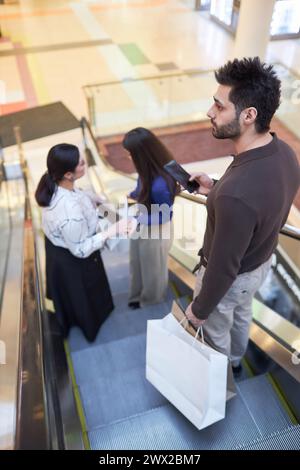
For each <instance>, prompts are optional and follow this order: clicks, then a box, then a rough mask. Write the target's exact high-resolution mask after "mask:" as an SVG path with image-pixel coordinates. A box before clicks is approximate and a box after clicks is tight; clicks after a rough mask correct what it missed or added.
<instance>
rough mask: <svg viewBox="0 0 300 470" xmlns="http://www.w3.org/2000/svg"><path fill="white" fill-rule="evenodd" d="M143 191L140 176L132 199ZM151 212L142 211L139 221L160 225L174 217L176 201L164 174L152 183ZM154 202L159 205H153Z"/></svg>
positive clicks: (131, 195) (145, 223) (131, 194)
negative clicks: (173, 208) (173, 207)
mask: <svg viewBox="0 0 300 470" xmlns="http://www.w3.org/2000/svg"><path fill="white" fill-rule="evenodd" d="M140 191H141V181H140V178H138V181H137V187H136V188H135V190H134V191H132V193H130V197H131V198H132V199H138V197H139V194H140ZM150 198H151V201H150V202H151V213H148V211H146V208H145V209H144V210H141V211H140V214H139V216H138V219H137V220H138V222H139V223H140V224H142V225H160V224H165V223H166V222H169V221H170V220H171V219H172V216H173V211H172V206H173V202H174V194H172V193H171V191H170V189H169V186H168V184H167V181H166V180H165V178H164V177H163V176H156V177H155V178H154V179H153V181H152V185H151V195H150ZM153 204H156V205H159V206H161V207H159V208H158V206H152V205H153Z"/></svg>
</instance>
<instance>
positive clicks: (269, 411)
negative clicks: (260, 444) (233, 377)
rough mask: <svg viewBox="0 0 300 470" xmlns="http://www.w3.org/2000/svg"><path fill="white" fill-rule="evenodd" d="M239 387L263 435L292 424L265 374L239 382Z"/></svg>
mask: <svg viewBox="0 0 300 470" xmlns="http://www.w3.org/2000/svg"><path fill="white" fill-rule="evenodd" d="M237 388H238V389H239V392H240V395H241V396H242V398H243V400H244V402H245V404H246V406H247V409H248V410H249V412H250V414H251V416H252V418H253V420H254V422H255V424H256V426H257V428H258V429H259V432H260V433H261V435H262V436H265V435H267V434H271V433H272V432H275V431H278V430H280V429H285V428H287V427H288V426H290V425H291V424H292V422H291V420H290V417H289V416H288V414H287V413H286V412H285V410H284V408H283V406H282V404H281V403H280V401H279V399H278V397H277V395H276V392H275V390H274V388H273V387H272V385H271V384H270V382H269V381H268V379H267V377H266V376H265V375H259V376H257V377H253V378H251V379H248V380H244V381H243V382H239V383H238V384H237Z"/></svg>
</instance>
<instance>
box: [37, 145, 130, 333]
mask: <svg viewBox="0 0 300 470" xmlns="http://www.w3.org/2000/svg"><path fill="white" fill-rule="evenodd" d="M47 168H48V171H47V172H46V173H45V174H44V175H43V176H42V178H41V180H40V182H39V184H38V187H37V190H36V193H35V198H36V201H37V203H38V205H39V206H41V207H42V208H43V209H42V226H43V230H44V233H45V245H46V279H47V297H48V298H50V299H52V300H53V303H54V307H55V312H56V315H57V319H58V323H59V325H60V328H61V332H62V335H63V336H64V337H66V336H67V335H68V333H69V330H70V328H71V326H73V325H76V326H78V327H80V328H81V329H82V331H83V333H84V335H85V336H86V338H87V339H88V340H89V341H93V340H94V339H95V337H96V335H97V333H98V330H99V328H100V326H101V324H102V323H103V321H104V320H105V319H106V317H107V316H108V315H109V313H110V312H111V311H112V310H113V308H114V305H113V300H112V296H111V291H110V287H109V284H108V280H107V277H106V273H105V269H104V266H103V262H102V259H101V255H100V249H101V248H102V247H103V246H104V243H105V241H106V240H107V239H108V238H112V237H115V236H117V235H118V234H124V233H128V230H129V228H130V223H128V222H127V221H124V220H123V221H120V222H118V223H117V224H114V225H112V226H111V227H110V228H109V230H107V231H105V232H101V233H97V232H98V221H99V219H98V215H97V211H96V207H95V203H94V201H93V200H92V197H91V195H89V193H87V192H85V191H81V190H79V189H76V188H75V187H74V182H75V180H77V179H79V178H81V177H82V176H83V175H84V173H85V161H84V159H83V158H82V157H81V156H80V153H79V150H78V148H77V147H76V146H75V145H70V144H58V145H55V146H54V147H52V148H51V149H50V151H49V153H48V157H47Z"/></svg>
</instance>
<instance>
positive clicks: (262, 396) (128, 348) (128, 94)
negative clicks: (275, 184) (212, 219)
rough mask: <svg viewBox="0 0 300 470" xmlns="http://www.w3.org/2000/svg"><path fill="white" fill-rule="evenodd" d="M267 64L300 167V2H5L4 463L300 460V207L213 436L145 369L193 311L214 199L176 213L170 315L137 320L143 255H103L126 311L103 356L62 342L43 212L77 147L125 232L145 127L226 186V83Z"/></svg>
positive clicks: (72, 339)
mask: <svg viewBox="0 0 300 470" xmlns="http://www.w3.org/2000/svg"><path fill="white" fill-rule="evenodd" d="M254 56H259V57H260V58H261V59H262V60H264V61H266V62H268V63H270V64H273V65H274V68H275V70H276V73H277V75H278V77H279V78H280V80H281V84H282V85H281V86H282V93H281V103H280V107H279V109H278V110H277V112H276V114H275V116H274V118H273V120H272V124H271V130H272V131H274V132H276V134H277V136H278V137H279V138H280V139H282V140H284V141H285V142H286V143H288V144H289V145H290V146H291V147H292V148H293V150H294V151H295V153H296V155H297V158H298V161H299V162H300V126H299V122H300V1H299V0H264V1H261V0H74V1H70V0H19V1H17V0H2V1H1V0H0V185H1V186H0V212H1V216H0V227H1V244H0V253H1V257H0V449H9V450H14V449H66V450H72V449H77V450H87V449H93V450H145V449H146V450H157V451H158V450H300V393H299V387H300V385H299V382H300V190H299V191H298V193H297V194H296V197H295V199H294V203H293V205H292V207H291V210H290V214H289V217H288V220H287V222H286V224H285V225H284V226H283V227H282V230H281V233H280V236H279V243H278V246H277V248H276V251H275V253H274V255H273V263H272V269H271V270H270V273H269V275H268V277H267V280H266V281H265V283H264V284H263V286H262V287H261V289H260V290H259V291H258V292H257V293H256V295H255V298H254V300H253V319H252V323H251V328H250V341H249V345H248V349H247V352H246V355H245V357H244V359H243V362H242V366H243V371H242V374H241V376H240V377H238V378H237V379H236V384H235V386H236V396H235V397H234V398H233V399H231V400H229V401H228V402H227V404H226V415H225V418H223V419H220V418H219V420H217V419H216V420H215V421H216V422H215V423H214V424H212V425H210V426H208V427H205V428H204V429H201V430H198V429H197V428H196V427H195V426H194V425H193V424H192V423H191V422H190V421H189V420H188V419H187V418H186V417H185V416H184V415H183V414H182V413H181V412H180V411H179V410H178V409H177V408H176V407H175V406H173V405H172V400H168V399H166V397H165V396H164V395H163V394H161V393H160V392H159V391H158V390H157V389H156V388H154V387H153V386H152V385H151V384H150V382H149V381H148V380H147V378H146V376H145V367H146V341H147V322H149V321H151V320H160V319H162V318H163V317H165V316H166V315H167V314H169V313H170V312H171V311H173V313H174V315H175V316H176V315H180V314H181V313H182V312H184V310H185V308H186V307H187V305H188V304H189V303H190V302H191V300H192V295H193V289H194V287H195V275H194V274H193V268H194V266H195V264H196V263H197V262H198V250H199V248H200V247H201V245H202V242H203V237H204V231H205V225H206V207H205V204H206V197H204V196H200V195H195V194H190V193H188V192H187V191H182V192H181V193H180V194H179V195H178V196H177V197H176V199H175V203H174V219H173V220H174V233H175V234H176V233H177V234H178V235H177V236H175V237H174V242H173V245H172V247H171V249H170V252H169V257H168V268H169V287H168V292H167V296H166V298H165V301H164V302H162V303H160V304H156V305H148V306H145V307H143V308H140V309H137V310H132V309H130V308H129V307H128V305H127V302H128V290H129V241H128V239H123V240H121V241H120V243H118V244H117V245H116V246H115V248H114V249H111V250H109V249H107V248H105V249H104V250H103V251H102V258H103V262H104V265H105V269H106V272H107V275H108V279H109V283H110V287H111V290H112V294H113V299H114V304H115V309H114V310H113V312H112V313H111V315H110V316H109V317H108V319H107V320H106V321H105V323H104V324H103V325H102V327H101V329H100V330H99V332H98V335H97V337H96V339H95V341H93V342H92V343H90V342H88V341H87V340H86V339H85V337H84V335H83V334H82V332H81V330H80V329H79V328H78V327H73V328H72V329H71V331H70V333H69V336H68V337H67V338H66V339H64V338H63V337H62V336H61V334H60V331H59V327H58V323H57V320H56V317H55V309H54V306H53V304H52V302H51V301H50V300H49V299H47V298H46V290H45V284H46V280H45V248H44V234H43V231H42V222H41V210H40V207H39V206H38V205H37V203H36V200H35V198H34V193H35V189H36V187H37V184H38V181H39V179H40V178H41V176H42V174H43V173H44V172H45V171H46V158H47V153H48V151H49V149H50V147H52V146H53V145H55V144H57V143H61V142H67V143H71V144H74V145H77V146H78V147H79V149H80V151H81V154H82V155H83V156H84V158H85V161H86V166H87V171H86V174H85V176H84V178H82V179H81V180H80V187H81V188H82V189H85V190H89V191H93V192H94V193H96V194H101V195H103V197H105V201H106V202H105V203H103V204H102V205H101V206H100V208H99V211H100V213H102V217H105V216H106V215H107V214H108V211H107V207H106V206H108V205H109V207H110V208H111V207H112V206H114V207H115V208H116V209H115V210H116V213H115V214H114V215H115V216H116V217H117V218H119V217H123V216H124V213H125V211H126V210H127V199H126V196H127V195H128V194H129V193H130V192H131V191H132V190H133V189H134V188H135V186H136V178H137V175H136V170H135V168H134V166H133V164H132V161H130V160H129V159H128V158H126V154H125V151H124V149H123V146H122V141H123V137H124V134H125V133H126V132H128V131H129V130H130V129H133V128H135V127H138V126H142V127H145V128H148V129H151V130H153V132H154V133H155V134H156V135H157V136H159V138H160V139H161V140H162V142H163V143H164V144H165V145H166V146H167V148H168V149H169V150H170V151H171V153H172V155H173V156H174V159H176V160H177V161H178V162H179V163H180V164H181V165H183V167H184V168H185V170H186V171H188V172H189V173H193V172H201V171H203V172H205V173H207V174H208V175H210V176H211V177H212V178H215V179H218V178H220V177H221V176H222V175H223V174H224V172H225V170H226V168H227V167H228V165H229V164H230V163H231V162H232V154H233V152H234V149H233V146H232V142H231V141H229V140H226V141H220V140H217V139H214V137H213V136H212V132H211V122H210V119H209V118H208V117H207V111H208V109H209V108H210V106H211V104H212V102H213V95H214V93H215V91H216V88H217V83H216V80H215V75H214V71H215V70H216V69H218V68H219V67H220V66H222V65H223V64H224V63H225V62H227V61H228V60H232V59H234V58H243V57H254ZM78 185H79V182H78ZM110 210H111V209H110ZM101 211H102V212H101ZM232 230H234V227H233V228H232ZM176 312H177V313H176Z"/></svg>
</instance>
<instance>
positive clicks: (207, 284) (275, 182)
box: [192, 133, 300, 319]
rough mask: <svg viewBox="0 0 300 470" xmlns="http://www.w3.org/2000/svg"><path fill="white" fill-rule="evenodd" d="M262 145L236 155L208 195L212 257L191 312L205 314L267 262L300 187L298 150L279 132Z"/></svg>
mask: <svg viewBox="0 0 300 470" xmlns="http://www.w3.org/2000/svg"><path fill="white" fill-rule="evenodd" d="M272 136H273V140H272V141H271V142H270V143H269V144H267V145H264V146H263V147H258V148H256V149H253V150H248V151H246V152H243V153H240V154H239V155H237V156H235V157H234V160H233V162H232V163H231V164H230V166H229V167H228V168H227V170H226V172H225V174H224V175H223V176H222V178H221V179H220V180H219V181H218V182H217V183H216V184H215V185H214V187H213V188H212V190H211V191H210V193H209V195H208V198H207V223H206V231H205V236H204V244H203V254H204V256H205V258H206V259H207V260H208V263H207V268H206V271H205V274H204V277H203V285H202V289H201V292H200V293H199V295H198V296H197V297H196V299H195V300H194V302H193V304H192V311H193V313H194V315H196V316H197V317H198V318H200V319H206V318H207V317H208V316H209V314H210V313H211V312H212V310H213V309H214V308H215V307H216V306H217V305H218V303H219V302H220V300H221V299H222V297H223V296H224V295H225V294H226V292H227V291H228V289H229V288H230V286H231V285H232V283H233V281H234V280H235V279H236V277H237V275H238V274H241V273H244V272H249V271H253V270H254V269H256V268H257V267H258V266H260V265H261V264H262V263H264V262H265V261H267V260H268V259H269V257H270V256H271V254H272V253H273V251H274V250H275V247H276V245H277V242H278V234H279V231H280V229H281V227H282V226H283V225H284V224H285V222H286V220H287V217H288V214H289V211H290V207H291V205H292V202H293V199H294V197H295V195H296V192H297V190H298V188H299V182H300V169H299V164H298V161H297V158H296V155H295V153H294V152H293V150H292V149H291V148H290V147H289V146H288V145H287V144H286V143H285V142H283V141H282V140H279V139H278V138H277V136H276V134H273V133H272Z"/></svg>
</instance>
